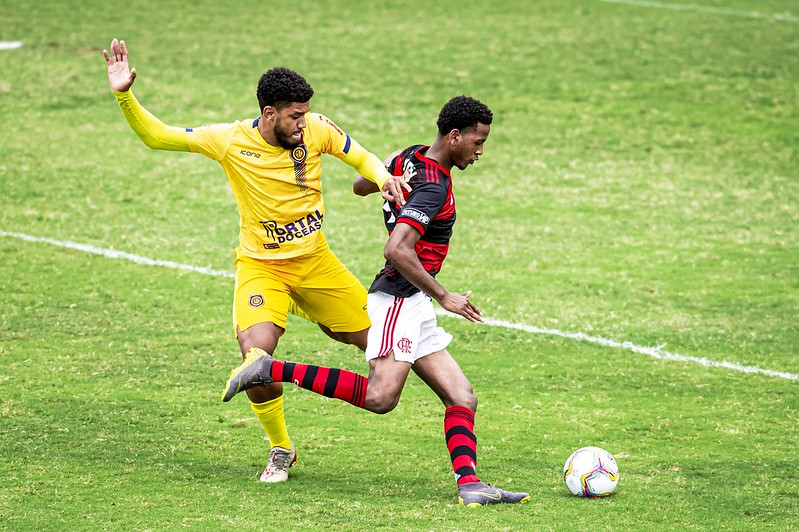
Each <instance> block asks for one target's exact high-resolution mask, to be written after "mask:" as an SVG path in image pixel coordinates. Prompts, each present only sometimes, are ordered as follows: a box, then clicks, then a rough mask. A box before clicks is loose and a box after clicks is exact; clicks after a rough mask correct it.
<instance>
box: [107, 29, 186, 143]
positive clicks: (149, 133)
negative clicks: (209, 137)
mask: <svg viewBox="0 0 799 532" xmlns="http://www.w3.org/2000/svg"><path fill="white" fill-rule="evenodd" d="M103 57H105V62H106V64H107V65H108V84H109V85H110V86H111V90H112V91H113V92H114V97H116V99H117V103H118V104H119V108H120V109H121V110H122V114H123V115H124V116H125V120H127V122H128V125H129V126H130V128H131V129H132V130H133V131H134V132H135V133H136V135H138V137H139V138H140V139H141V141H142V142H144V144H146V145H147V146H148V147H150V148H153V149H158V150H169V151H190V150H189V144H188V141H187V140H186V130H185V129H183V128H179V127H174V126H168V125H166V124H164V123H163V122H161V121H160V120H159V119H158V118H156V117H155V116H153V114H152V113H150V112H149V111H148V110H147V109H145V108H144V107H142V105H141V104H140V103H139V102H138V100H136V97H135V96H134V95H133V91H131V90H130V87H131V86H132V85H133V81H134V80H135V79H136V69H135V68H130V64H129V62H128V48H127V46H125V41H117V40H116V39H114V40H113V41H111V53H110V54H109V53H108V50H103Z"/></svg>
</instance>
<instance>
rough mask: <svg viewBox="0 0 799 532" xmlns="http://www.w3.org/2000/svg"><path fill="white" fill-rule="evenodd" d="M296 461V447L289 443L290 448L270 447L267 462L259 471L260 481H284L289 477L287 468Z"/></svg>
mask: <svg viewBox="0 0 799 532" xmlns="http://www.w3.org/2000/svg"><path fill="white" fill-rule="evenodd" d="M296 461H297V449H296V448H295V447H294V444H293V443H292V444H291V449H284V448H283V447H272V450H271V451H269V463H268V464H266V469H264V472H263V473H261V482H272V483H274V482H285V481H287V480H288V479H289V468H290V467H291V466H293V465H294V463H295V462H296Z"/></svg>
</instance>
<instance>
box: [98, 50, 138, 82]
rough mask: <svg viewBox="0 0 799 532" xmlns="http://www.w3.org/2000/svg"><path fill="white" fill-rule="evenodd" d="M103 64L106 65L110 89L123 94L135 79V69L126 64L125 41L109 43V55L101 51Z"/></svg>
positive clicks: (126, 51)
mask: <svg viewBox="0 0 799 532" xmlns="http://www.w3.org/2000/svg"><path fill="white" fill-rule="evenodd" d="M103 56H104V57H105V62H106V63H108V84H109V85H111V89H112V90H115V91H119V92H125V91H126V90H128V89H130V86H131V85H133V81H134V80H135V79H136V69H135V68H130V65H129V64H128V48H127V47H126V46H125V41H117V40H116V39H114V40H113V41H111V53H110V54H109V53H108V50H103Z"/></svg>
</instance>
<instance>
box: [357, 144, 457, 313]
mask: <svg viewBox="0 0 799 532" xmlns="http://www.w3.org/2000/svg"><path fill="white" fill-rule="evenodd" d="M429 147H430V146H423V145H415V146H411V147H409V148H406V149H405V150H403V151H402V152H401V153H400V154H399V155H397V156H396V157H394V159H392V160H391V161H390V162H389V164H388V165H387V166H386V168H387V169H388V171H389V172H390V173H391V174H393V175H395V176H401V175H403V174H404V173H405V172H408V174H410V180H409V181H408V184H409V185H410V186H411V191H410V192H408V191H405V205H403V206H402V209H397V204H396V203H394V202H388V201H387V202H385V203H384V204H383V217H384V219H385V223H386V229H388V233H389V234H391V232H392V231H393V230H394V227H395V225H396V224H398V223H406V224H408V225H410V226H412V227H414V228H415V229H416V230H417V231H419V233H421V235H422V236H421V237H420V238H419V240H418V241H417V242H416V245H415V251H416V255H417V256H418V257H419V262H421V263H422V266H423V267H424V269H425V270H426V271H427V272H428V273H429V274H430V275H432V276H433V277H435V276H436V274H437V273H438V272H439V271H441V265H442V263H443V262H444V259H445V258H446V256H447V252H448V251H449V240H450V238H451V237H452V226H453V225H454V224H455V197H454V196H453V195H452V177H451V176H450V173H449V171H448V170H446V169H444V168H443V167H442V166H441V165H440V164H438V162H436V161H434V160H433V159H429V158H427V157H426V156H425V154H426V153H427V149H428V148H429ZM378 290H379V291H380V292H386V293H388V294H392V295H395V296H399V297H408V296H411V295H413V294H415V293H416V292H418V291H419V289H418V288H417V287H416V286H414V285H413V284H412V283H411V282H410V281H408V280H407V279H405V277H403V276H402V274H401V273H400V272H398V271H397V269H396V268H394V266H393V265H392V264H391V263H389V262H386V265H385V267H384V268H383V269H382V270H381V271H380V273H378V274H377V276H376V277H375V280H374V282H373V283H372V286H371V287H370V288H369V291H370V292H374V291H378Z"/></svg>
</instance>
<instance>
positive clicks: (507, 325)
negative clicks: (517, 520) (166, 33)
mask: <svg viewBox="0 0 799 532" xmlns="http://www.w3.org/2000/svg"><path fill="white" fill-rule="evenodd" d="M0 236H6V237H12V238H18V239H20V240H25V241H28V242H41V243H45V244H51V245H53V246H58V247H62V248H69V249H74V250H77V251H83V252H85V253H92V254H94V255H101V256H103V257H106V258H109V259H125V260H129V261H131V262H135V263H136V264H144V265H146V266H164V267H166V268H173V269H176V270H186V271H190V272H195V273H201V274H203V275H210V276H213V277H228V278H232V277H233V274H232V273H231V272H228V271H224V270H214V269H211V268H204V267H202V266H192V265H190V264H181V263H179V262H172V261H168V260H156V259H151V258H148V257H142V256H141V255H134V254H132V253H125V252H124V251H117V250H115V249H109V248H98V247H96V246H91V245H88V244H79V243H77V242H70V241H62V240H55V239H52V238H44V237H39V236H31V235H26V234H24V233H13V232H9V231H3V230H0ZM436 313H437V314H439V315H441V316H451V317H456V318H460V316H457V315H455V314H452V313H450V312H447V311H445V310H442V309H439V310H437V312H436ZM461 319H462V318H461ZM485 325H487V326H490V327H502V328H504V329H513V330H517V331H524V332H527V333H531V334H541V335H547V336H558V337H560V338H568V339H571V340H579V341H582V342H588V343H592V344H596V345H601V346H604V347H614V348H618V349H626V350H628V351H632V352H633V353H638V354H640V355H646V356H649V357H652V358H659V359H662V360H674V361H677V362H687V363H691V364H700V365H702V366H706V367H717V368H726V369H731V370H733V371H739V372H742V373H759V374H761V375H768V376H769V377H779V378H781V379H788V380H794V381H796V380H799V375H797V374H794V373H786V372H784V371H774V370H770V369H762V368H758V367H757V366H743V365H741V364H736V363H734V362H726V361H716V360H709V359H707V358H700V357H692V356H686V355H680V354H677V353H670V352H669V351H664V350H663V349H661V347H662V346H659V347H644V346H640V345H635V344H634V343H632V342H619V341H617V340H610V339H608V338H602V337H600V336H589V335H587V334H585V333H581V332H576V333H575V332H566V331H559V330H557V329H542V328H540V327H534V326H532V325H525V324H523V323H511V322H509V321H503V320H495V319H493V318H485Z"/></svg>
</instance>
